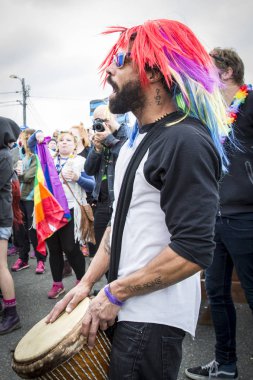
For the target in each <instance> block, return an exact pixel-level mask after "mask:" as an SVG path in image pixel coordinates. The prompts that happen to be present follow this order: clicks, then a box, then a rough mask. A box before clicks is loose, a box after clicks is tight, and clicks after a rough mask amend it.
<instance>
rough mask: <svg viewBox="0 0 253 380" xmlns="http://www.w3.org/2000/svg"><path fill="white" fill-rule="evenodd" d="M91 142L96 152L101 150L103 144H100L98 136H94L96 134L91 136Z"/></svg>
mask: <svg viewBox="0 0 253 380" xmlns="http://www.w3.org/2000/svg"><path fill="white" fill-rule="evenodd" d="M92 142H93V145H94V148H95V151H96V152H102V150H103V145H102V144H101V141H100V139H99V138H98V136H96V134H95V135H94V136H93V139H92Z"/></svg>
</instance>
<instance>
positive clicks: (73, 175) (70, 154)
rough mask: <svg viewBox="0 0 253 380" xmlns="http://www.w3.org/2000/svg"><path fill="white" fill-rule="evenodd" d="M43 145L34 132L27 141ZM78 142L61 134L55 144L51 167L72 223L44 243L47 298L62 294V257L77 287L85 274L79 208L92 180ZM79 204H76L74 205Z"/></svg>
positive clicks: (91, 186)
mask: <svg viewBox="0 0 253 380" xmlns="http://www.w3.org/2000/svg"><path fill="white" fill-rule="evenodd" d="M33 139H36V140H37V143H40V142H43V141H44V134H43V133H42V132H41V131H37V132H36V133H35V134H34V135H33V136H32V138H31V139H30V140H29V145H30V146H31V147H32V146H33V145H34V143H33ZM76 148H77V139H76V137H75V136H74V135H73V134H72V133H71V132H68V131H66V132H61V133H60V134H59V136H58V140H57V152H56V155H55V158H54V164H55V167H56V170H57V172H58V175H59V178H60V180H61V183H62V187H63V191H64V194H65V196H66V199H67V203H68V207H69V210H70V213H71V220H70V221H69V222H68V223H67V224H66V225H65V226H64V227H62V228H61V229H59V230H57V231H56V232H54V234H53V235H52V236H50V237H49V238H48V239H46V244H47V248H48V251H49V263H50V268H51V273H52V277H53V284H52V288H51V289H50V290H49V292H48V298H52V299H55V298H58V297H59V296H60V295H61V294H62V293H64V292H65V289H64V285H63V282H62V279H63V268H64V258H63V253H65V255H66V257H67V259H68V262H69V263H70V265H71V267H72V268H73V270H74V272H75V275H76V283H78V282H79V281H80V279H81V278H82V276H83V275H84V273H85V257H84V256H83V254H82V252H81V250H80V244H83V242H82V241H81V238H80V223H81V210H80V206H79V204H78V202H79V203H81V204H87V200H86V191H92V190H93V187H94V178H93V177H90V176H87V175H86V173H85V172H84V163H85V158H84V157H81V156H78V155H77V154H76ZM77 201H78V202H77Z"/></svg>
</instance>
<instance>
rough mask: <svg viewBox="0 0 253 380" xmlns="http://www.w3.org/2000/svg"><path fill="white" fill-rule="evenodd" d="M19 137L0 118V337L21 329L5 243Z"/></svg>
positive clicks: (12, 125) (16, 128)
mask: <svg viewBox="0 0 253 380" xmlns="http://www.w3.org/2000/svg"><path fill="white" fill-rule="evenodd" d="M19 134H20V128H19V126H18V125H17V124H16V123H15V122H14V121H13V120H10V119H7V118H4V117H0V210H1V212H0V289H1V292H2V295H3V306H4V309H3V310H1V311H2V314H3V315H2V320H1V322H0V335H3V334H7V333H10V332H11V331H13V330H16V329H18V328H20V327H21V325H20V319H19V316H18V313H17V310H16V297H15V290H14V283H13V279H12V277H11V274H10V271H9V269H8V263H7V248H8V240H9V238H10V236H11V231H12V224H13V211H12V187H11V181H12V177H13V174H14V169H13V159H12V156H11V153H10V148H11V147H12V145H13V144H14V143H15V142H16V141H17V139H18V136H19ZM0 309H2V303H1V302H0Z"/></svg>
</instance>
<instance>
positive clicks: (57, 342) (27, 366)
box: [12, 298, 111, 380]
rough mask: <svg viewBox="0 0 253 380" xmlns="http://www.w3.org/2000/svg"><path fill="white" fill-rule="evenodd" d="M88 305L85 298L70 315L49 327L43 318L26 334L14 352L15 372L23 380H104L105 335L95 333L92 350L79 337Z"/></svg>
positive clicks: (106, 361)
mask: <svg viewBox="0 0 253 380" xmlns="http://www.w3.org/2000/svg"><path fill="white" fill-rule="evenodd" d="M89 302H90V300H89V298H86V299H84V300H83V301H82V302H80V304H79V305H78V306H77V307H76V308H75V309H74V310H73V311H72V312H71V313H70V314H68V313H66V312H64V313H63V314H61V316H60V317H59V318H58V319H57V320H56V321H55V322H54V323H50V324H46V322H45V318H44V319H42V320H41V321H40V322H38V323H37V324H36V325H35V326H34V327H33V328H32V329H31V330H30V331H28V333H27V334H26V335H25V336H24V337H23V338H22V339H21V341H20V342H19V343H18V345H17V347H16V349H15V352H14V355H13V361H12V368H13V369H14V371H15V372H16V373H17V374H18V375H19V376H20V377H22V378H23V379H38V380H70V379H71V380H73V379H75V380H76V379H82V380H83V379H89V380H102V379H107V378H108V376H107V374H108V368H109V354H110V350H111V343H110V341H109V340H108V338H107V336H106V334H105V333H104V332H102V331H99V332H98V334H97V338H96V344H95V347H94V348H93V349H92V350H90V349H89V348H88V347H87V345H86V338H85V337H84V336H83V335H81V334H80V331H81V325H82V319H83V316H84V314H85V312H86V310H87V308H88V306H89Z"/></svg>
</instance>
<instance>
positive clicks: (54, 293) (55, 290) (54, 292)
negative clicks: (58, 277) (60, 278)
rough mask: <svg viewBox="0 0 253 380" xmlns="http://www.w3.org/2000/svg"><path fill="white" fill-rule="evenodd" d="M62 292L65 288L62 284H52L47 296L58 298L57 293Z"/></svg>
mask: <svg viewBox="0 0 253 380" xmlns="http://www.w3.org/2000/svg"><path fill="white" fill-rule="evenodd" d="M64 292H65V289H64V287H63V285H56V284H53V286H52V288H51V289H50V290H49V292H48V293H47V296H48V298H52V299H55V298H58V297H59V295H60V294H62V293H64Z"/></svg>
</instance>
